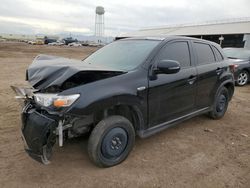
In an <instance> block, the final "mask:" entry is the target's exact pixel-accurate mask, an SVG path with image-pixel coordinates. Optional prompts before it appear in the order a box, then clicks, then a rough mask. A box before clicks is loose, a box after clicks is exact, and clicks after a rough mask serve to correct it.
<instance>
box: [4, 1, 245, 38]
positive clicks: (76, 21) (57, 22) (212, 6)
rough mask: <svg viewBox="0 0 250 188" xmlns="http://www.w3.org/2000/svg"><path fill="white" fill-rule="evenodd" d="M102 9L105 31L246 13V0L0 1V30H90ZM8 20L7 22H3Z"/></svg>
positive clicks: (206, 19) (119, 30) (81, 31)
mask: <svg viewBox="0 0 250 188" xmlns="http://www.w3.org/2000/svg"><path fill="white" fill-rule="evenodd" d="M98 5H101V6H104V8H105V11H106V12H105V27H106V30H105V33H106V34H107V35H118V34H120V33H123V32H128V31H133V30H138V29H140V28H145V27H151V26H164V25H169V24H181V23H192V22H203V21H209V20H220V19H227V18H235V17H249V16H250V11H249V7H250V1H249V0H237V1H228V0H204V1H200V0H167V1H166V0H165V1H163V0H153V1H152V0H136V1H135V0H119V1H117V0H102V1H101V0H89V1H86V0H85V1H84V0H11V1H10V0H1V6H0V32H1V33H4V32H11V31H13V32H18V31H19V30H17V28H18V27H20V31H19V32H22V33H23V32H25V31H26V32H27V33H29V34H31V32H34V33H60V32H72V33H81V34H88V35H89V34H93V33H94V21H95V7H96V6H98ZM7 23H8V24H7Z"/></svg>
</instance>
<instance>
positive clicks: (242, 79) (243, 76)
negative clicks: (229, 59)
mask: <svg viewBox="0 0 250 188" xmlns="http://www.w3.org/2000/svg"><path fill="white" fill-rule="evenodd" d="M248 80H249V74H248V72H247V71H245V70H243V71H241V72H240V73H239V75H238V77H237V79H236V85H238V86H244V85H246V84H247V82H248Z"/></svg>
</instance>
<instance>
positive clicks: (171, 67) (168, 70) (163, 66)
mask: <svg viewBox="0 0 250 188" xmlns="http://www.w3.org/2000/svg"><path fill="white" fill-rule="evenodd" d="M180 69H181V67H180V63H179V62H178V61H174V60H161V61H160V62H159V63H158V64H157V69H156V70H155V71H154V72H155V73H156V74H175V73H177V72H179V71H180Z"/></svg>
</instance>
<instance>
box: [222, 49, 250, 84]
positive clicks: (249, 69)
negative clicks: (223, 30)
mask: <svg viewBox="0 0 250 188" xmlns="http://www.w3.org/2000/svg"><path fill="white" fill-rule="evenodd" d="M223 51H224V53H225V55H226V56H227V57H228V58H229V59H231V62H232V63H233V65H234V78H235V83H236V85H238V86H244V85H246V84H247V83H248V82H249V80H250V78H249V76H250V49H244V48H224V49H223Z"/></svg>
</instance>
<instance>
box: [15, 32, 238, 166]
mask: <svg viewBox="0 0 250 188" xmlns="http://www.w3.org/2000/svg"><path fill="white" fill-rule="evenodd" d="M231 71H232V70H231V68H230V65H229V64H228V59H227V58H226V57H225V56H224V55H223V52H222V50H221V48H220V47H219V46H218V45H217V44H215V43H212V42H209V41H205V40H199V39H194V38H187V37H168V38H164V39H163V38H127V39H123V40H118V41H115V42H113V43H111V44H109V45H107V46H105V47H103V48H101V49H99V50H98V51H96V52H95V53H93V54H92V55H90V56H89V57H87V58H86V59H84V60H82V61H79V60H72V59H66V58H61V57H55V56H47V55H39V56H37V57H36V58H35V60H34V62H33V63H32V64H31V65H30V67H29V68H28V69H27V73H26V79H27V81H28V82H29V83H30V84H31V85H32V88H19V87H14V86H12V88H13V89H14V90H15V91H16V93H17V94H18V95H19V96H18V98H21V99H24V105H23V110H22V135H23V138H24V139H23V140H24V143H25V148H26V151H27V153H28V154H29V155H30V156H31V157H32V158H34V159H36V160H38V161H40V162H42V163H44V164H47V163H49V159H50V157H51V153H52V147H53V145H54V144H55V142H56V140H58V143H59V146H62V145H63V141H65V140H66V139H69V138H73V137H78V136H81V135H83V134H86V133H89V134H90V136H89V141H88V153H89V157H90V159H91V160H92V161H93V162H94V163H95V164H96V165H98V166H100V167H110V166H113V165H117V164H119V163H121V162H122V161H123V160H125V158H126V157H127V156H128V154H129V152H130V151H131V149H132V148H133V145H134V142H135V136H136V135H138V136H139V137H141V138H143V137H147V136H150V135H152V134H154V133H157V132H159V131H162V130H163V129H166V128H168V127H170V126H172V125H175V124H177V123H179V122H181V121H183V120H186V119H188V118H191V117H194V116H197V115H200V114H205V113H208V114H209V115H210V117H212V118H213V119H219V118H221V117H223V115H224V114H225V112H226V110H227V107H228V102H229V101H230V99H231V98H232V96H233V93H234V79H233V74H232V72H231ZM57 136H58V139H57Z"/></svg>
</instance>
